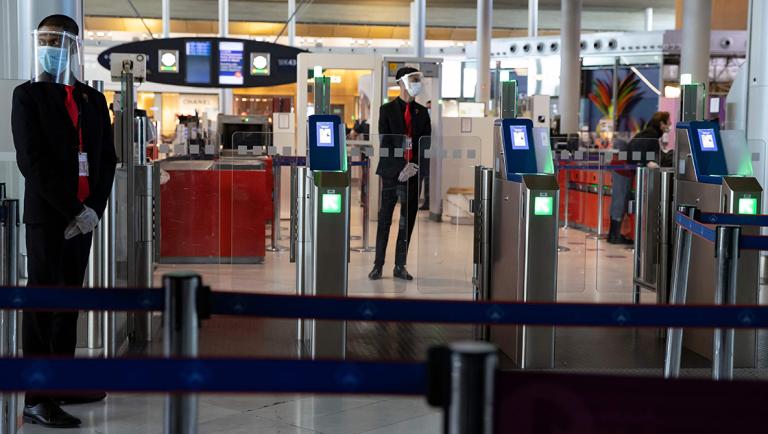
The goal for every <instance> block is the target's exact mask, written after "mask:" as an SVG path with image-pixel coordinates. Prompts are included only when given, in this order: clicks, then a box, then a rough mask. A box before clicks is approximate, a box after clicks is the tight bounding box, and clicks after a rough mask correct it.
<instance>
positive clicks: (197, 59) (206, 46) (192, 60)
mask: <svg viewBox="0 0 768 434" xmlns="http://www.w3.org/2000/svg"><path fill="white" fill-rule="evenodd" d="M186 48H187V50H186V52H187V62H186V81H187V83H191V84H209V83H210V82H211V41H189V42H187V47H186Z"/></svg>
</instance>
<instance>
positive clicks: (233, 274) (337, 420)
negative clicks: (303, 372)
mask: <svg viewBox="0 0 768 434" xmlns="http://www.w3.org/2000/svg"><path fill="white" fill-rule="evenodd" d="M354 214H356V213H354V212H353V215H354ZM396 215H397V214H396ZM356 221H357V216H355V222H356ZM396 228H397V223H396V222H395V223H393V230H392V231H391V237H392V240H391V241H390V244H389V245H390V246H394V238H395V236H396ZM375 229H376V227H375V223H373V224H372V225H371V239H373V238H375V236H374V234H375ZM283 233H284V234H287V228H286V230H284V231H283ZM352 233H353V235H355V234H356V235H359V234H360V233H361V227H360V225H359V224H353V227H352ZM282 243H283V244H284V245H287V240H283V241H282ZM356 244H359V241H353V247H355V245H356ZM560 244H561V246H563V247H567V248H568V249H570V250H568V251H563V252H561V253H560V255H559V272H558V286H559V287H558V298H559V301H566V302H600V303H614V302H630V301H631V290H632V284H631V282H632V252H631V251H629V250H627V249H626V248H624V247H620V246H613V245H609V244H607V243H606V242H604V241H599V240H596V239H594V238H591V237H589V236H588V234H586V233H584V232H580V231H578V230H575V229H567V230H562V231H561V233H560ZM388 253H389V258H392V257H393V256H394V251H390V252H388ZM351 255H352V256H351V263H350V284H349V288H350V294H352V295H360V296H378V297H403V298H443V299H463V300H469V299H471V298H472V285H471V282H472V227H471V226H459V225H453V224H450V223H445V222H444V223H434V222H430V221H429V220H428V218H427V216H426V214H424V213H422V214H420V216H419V222H418V227H417V228H416V231H415V232H414V237H413V241H412V243H411V251H410V256H409V263H408V267H409V270H410V271H411V273H412V274H414V275H415V276H416V277H417V279H416V280H415V281H413V282H407V283H406V282H402V281H395V280H393V279H392V277H391V274H390V273H391V268H385V278H384V279H383V280H381V281H377V282H371V281H369V280H368V279H367V277H366V276H367V273H368V272H369V271H370V267H371V266H372V263H373V257H374V254H373V253H357V252H353V253H352V254H351ZM389 264H390V265H391V262H390V263H389ZM175 269H186V270H190V269H191V270H195V271H197V272H199V273H201V274H202V275H203V277H204V280H205V282H206V283H207V284H209V285H211V286H212V287H213V288H214V290H217V291H243V292H273V293H294V292H295V271H294V264H291V263H290V261H289V255H288V253H287V252H281V253H268V254H267V258H266V262H265V263H264V264H262V265H232V264H225V263H217V264H207V265H183V266H173V265H163V266H160V267H159V268H158V270H157V273H156V279H157V281H158V283H159V280H160V277H161V276H162V274H163V273H165V272H167V271H170V270H175ZM642 301H643V302H654V301H655V294H653V293H644V294H643V297H642ZM296 325H297V321H295V320H265V319H256V318H233V317H219V318H214V319H212V320H209V321H207V322H206V323H205V324H204V327H203V328H202V330H201V342H200V352H201V355H202V356H225V357H226V356H241V357H242V356H250V357H288V358H293V357H296V356H297V345H296V339H295V336H296ZM348 330H349V332H348V338H347V339H348V348H349V354H348V358H349V359H389V360H392V359H410V360H421V359H423V358H424V356H425V352H426V349H427V348H429V347H430V346H432V345H435V344H440V343H446V342H451V341H456V340H461V339H471V338H472V335H473V328H472V327H471V326H441V325H432V324H413V325H410V324H382V323H363V322H358V323H350V324H349V328H348ZM656 333H657V331H656V330H634V329H621V330H615V329H613V330H606V329H574V328H571V329H559V330H558V332H557V344H556V358H557V367H558V368H560V369H567V370H593V369H594V370H596V369H600V370H604V369H606V368H615V369H624V370H633V369H635V370H636V369H639V368H654V369H657V368H660V366H661V355H662V352H661V351H662V348H661V344H660V343H661V341H659V340H658V339H657V335H656ZM287 343H293V344H287ZM150 351H152V352H157V351H159V347H158V346H157V345H154V346H153V347H151V349H150ZM684 363H685V364H686V366H689V367H695V368H699V367H706V366H707V365H706V362H705V361H703V360H701V359H700V358H696V357H695V356H691V355H690V354H686V355H685V362H684ZM654 372H655V371H654ZM254 375H258V372H254ZM69 410H70V411H71V412H72V413H74V414H75V415H77V416H80V417H82V418H83V420H84V425H83V428H82V429H79V430H71V431H68V432H72V433H110V434H123V433H126V434H127V433H131V434H142V433H161V432H162V424H161V421H162V412H163V406H162V397H158V396H125V395H115V396H110V397H109V398H108V399H107V401H106V402H105V403H99V404H90V405H83V406H79V407H70V408H69ZM22 432H23V433H25V434H31V433H38V432H40V433H41V432H47V431H46V430H44V429H41V428H39V427H36V426H25V427H24V429H23V431H22ZM200 432H201V433H221V434H229V433H256V432H258V433H265V434H266V433H327V434H344V433H349V434H357V433H368V434H372V433H376V434H396V433H402V434H405V433H407V434H420V433H439V432H441V418H440V415H439V413H438V412H437V411H436V410H434V409H431V408H429V407H428V406H427V405H426V403H425V402H424V399H423V398H401V397H370V396H361V397H355V396H347V397H336V396H306V395H305V396H296V395H274V396H273V395H270V396H246V395H238V396H202V397H201V406H200Z"/></svg>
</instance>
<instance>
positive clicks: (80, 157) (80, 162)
mask: <svg viewBox="0 0 768 434" xmlns="http://www.w3.org/2000/svg"><path fill="white" fill-rule="evenodd" d="M77 168H78V169H77V174H78V176H88V153H87V152H78V153H77Z"/></svg>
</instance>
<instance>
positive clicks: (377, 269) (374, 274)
mask: <svg viewBox="0 0 768 434" xmlns="http://www.w3.org/2000/svg"><path fill="white" fill-rule="evenodd" d="M368 278H369V279H371V280H379V279H381V266H379V265H374V266H373V270H371V272H370V273H368Z"/></svg>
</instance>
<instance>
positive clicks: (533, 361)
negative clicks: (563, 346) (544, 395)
mask: <svg viewBox="0 0 768 434" xmlns="http://www.w3.org/2000/svg"><path fill="white" fill-rule="evenodd" d="M494 129H495V131H494V168H493V171H492V172H491V170H490V169H487V168H478V169H477V170H478V172H477V175H476V189H478V188H479V189H480V190H479V191H477V190H476V192H475V198H476V200H475V204H474V209H475V215H476V220H475V232H476V237H475V243H476V245H475V254H476V260H475V262H476V279H475V282H476V287H477V292H478V296H479V297H482V298H485V299H488V300H493V301H522V302H541V303H552V302H555V301H556V298H557V244H558V212H557V211H558V207H559V198H558V196H559V195H558V192H559V186H558V183H557V179H556V178H555V176H554V168H553V165H552V156H551V149H550V143H549V135H548V131H547V130H546V129H538V128H537V129H534V128H533V123H532V121H531V120H529V119H499V120H497V121H496V123H495V125H494ZM489 188H490V192H489V191H488V189H489ZM489 225H490V227H489ZM487 337H488V339H489V340H490V341H491V342H493V343H495V344H496V345H498V346H499V348H500V349H501V350H502V351H504V352H505V353H506V354H507V356H509V357H510V358H512V360H513V361H514V362H515V363H516V364H517V366H518V367H520V368H523V369H525V368H551V367H553V366H554V349H555V329H554V327H551V326H535V327H532V326H511V327H506V326H505V327H501V326H491V327H490V329H489V330H487Z"/></svg>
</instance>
